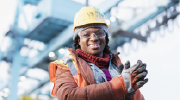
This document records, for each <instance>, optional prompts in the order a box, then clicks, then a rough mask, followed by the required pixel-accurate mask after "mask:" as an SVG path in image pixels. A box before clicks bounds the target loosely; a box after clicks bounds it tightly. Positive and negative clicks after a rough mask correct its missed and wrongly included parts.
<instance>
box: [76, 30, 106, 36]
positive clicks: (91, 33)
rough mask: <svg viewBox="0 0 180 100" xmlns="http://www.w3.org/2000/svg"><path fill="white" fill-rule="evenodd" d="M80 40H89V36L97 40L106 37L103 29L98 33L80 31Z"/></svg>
mask: <svg viewBox="0 0 180 100" xmlns="http://www.w3.org/2000/svg"><path fill="white" fill-rule="evenodd" d="M78 35H79V37H80V38H91V36H93V35H94V36H96V37H97V38H102V37H106V32H105V31H104V30H103V29H100V30H98V31H82V32H79V34H78Z"/></svg>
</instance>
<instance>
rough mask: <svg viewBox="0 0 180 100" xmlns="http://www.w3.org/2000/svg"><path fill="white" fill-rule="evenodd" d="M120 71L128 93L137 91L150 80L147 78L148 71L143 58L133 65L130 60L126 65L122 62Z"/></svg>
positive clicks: (119, 67)
mask: <svg viewBox="0 0 180 100" xmlns="http://www.w3.org/2000/svg"><path fill="white" fill-rule="evenodd" d="M118 71H119V72H120V74H121V75H122V77H123V79H124V82H125V85H126V89H127V92H128V93H133V92H135V91H136V90H137V89H138V88H140V87H142V86H143V85H144V84H146V83H147V82H148V79H145V77H146V76H147V73H148V71H147V70H146V64H145V63H142V61H141V60H138V61H137V64H135V65H133V66H131V67H130V62H129V61H127V62H126V63H125V66H124V65H123V64H120V65H119V66H118Z"/></svg>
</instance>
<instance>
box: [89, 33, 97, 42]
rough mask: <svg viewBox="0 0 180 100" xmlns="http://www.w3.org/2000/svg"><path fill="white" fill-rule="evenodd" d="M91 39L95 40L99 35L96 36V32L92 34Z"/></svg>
mask: <svg viewBox="0 0 180 100" xmlns="http://www.w3.org/2000/svg"><path fill="white" fill-rule="evenodd" d="M90 40H93V41H95V40H98V37H97V36H96V34H95V33H93V34H91V37H90Z"/></svg>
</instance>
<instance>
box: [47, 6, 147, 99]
mask: <svg viewBox="0 0 180 100" xmlns="http://www.w3.org/2000/svg"><path fill="white" fill-rule="evenodd" d="M107 28H108V25H107V24H106V23H105V17H104V15H103V14H102V13H100V12H99V10H98V9H96V8H94V7H83V8H82V9H81V10H80V11H79V12H78V13H76V15H75V19H74V29H73V32H74V38H73V39H74V48H75V50H74V49H70V48H67V49H68V50H69V52H70V56H68V57H63V58H62V59H60V60H56V61H54V62H51V63H50V64H49V77H50V80H51V81H52V82H53V83H54V87H53V90H52V92H51V94H52V95H53V96H55V97H57V98H58V100H87V99H88V100H118V99H121V100H144V98H143V96H142V95H141V93H140V91H139V88H140V87H142V86H143V85H144V84H145V83H147V79H144V78H145V77H146V75H147V70H146V65H145V64H144V63H142V62H141V61H140V60H139V61H138V62H137V64H135V65H133V66H132V67H130V63H129V61H128V62H126V64H125V68H124V65H123V64H122V63H121V60H120V59H119V57H118V54H119V53H117V54H113V53H111V51H110V49H109V46H108V42H109V39H108V31H107ZM120 74H121V75H120Z"/></svg>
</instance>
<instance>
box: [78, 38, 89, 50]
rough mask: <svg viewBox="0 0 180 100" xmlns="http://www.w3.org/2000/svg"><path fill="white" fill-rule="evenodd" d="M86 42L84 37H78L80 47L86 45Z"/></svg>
mask: <svg viewBox="0 0 180 100" xmlns="http://www.w3.org/2000/svg"><path fill="white" fill-rule="evenodd" d="M86 42H87V40H86V39H79V45H80V46H81V48H83V47H85V46H86Z"/></svg>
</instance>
